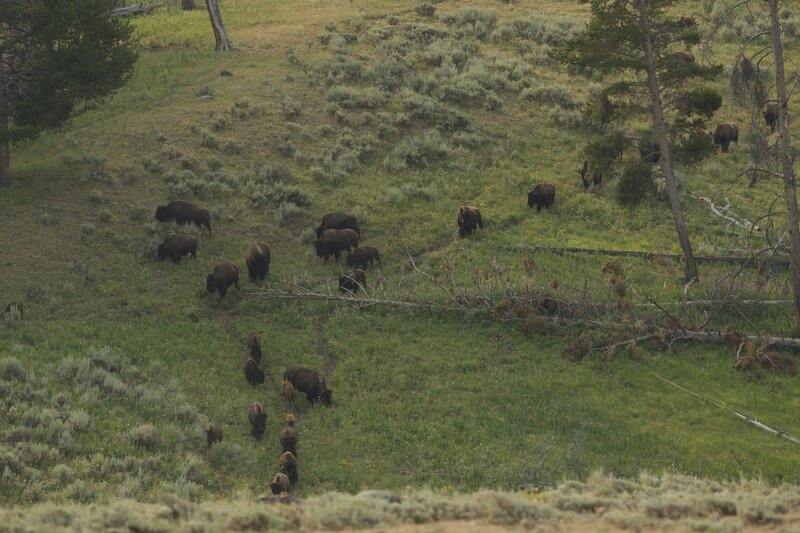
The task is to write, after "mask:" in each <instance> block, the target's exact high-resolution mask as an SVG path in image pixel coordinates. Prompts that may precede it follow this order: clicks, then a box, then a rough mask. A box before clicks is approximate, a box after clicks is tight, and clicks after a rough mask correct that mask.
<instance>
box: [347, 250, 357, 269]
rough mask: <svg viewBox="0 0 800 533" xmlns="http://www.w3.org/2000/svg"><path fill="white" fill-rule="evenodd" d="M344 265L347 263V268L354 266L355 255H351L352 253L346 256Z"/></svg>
mask: <svg viewBox="0 0 800 533" xmlns="http://www.w3.org/2000/svg"><path fill="white" fill-rule="evenodd" d="M346 263H347V266H349V267H352V266H355V264H356V257H355V255H353V254H352V253H349V254H347V260H346Z"/></svg>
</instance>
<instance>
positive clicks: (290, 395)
mask: <svg viewBox="0 0 800 533" xmlns="http://www.w3.org/2000/svg"><path fill="white" fill-rule="evenodd" d="M281 398H283V399H284V401H287V402H292V401H294V386H293V385H292V384H291V383H289V382H288V381H286V380H284V381H283V385H281Z"/></svg>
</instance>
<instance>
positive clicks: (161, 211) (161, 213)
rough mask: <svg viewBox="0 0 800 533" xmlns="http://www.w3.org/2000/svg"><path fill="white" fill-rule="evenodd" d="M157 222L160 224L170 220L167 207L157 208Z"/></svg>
mask: <svg viewBox="0 0 800 533" xmlns="http://www.w3.org/2000/svg"><path fill="white" fill-rule="evenodd" d="M156 220H158V221H159V222H164V221H166V220H169V216H168V215H167V206H165V205H160V206H158V207H156Z"/></svg>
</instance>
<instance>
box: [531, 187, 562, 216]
mask: <svg viewBox="0 0 800 533" xmlns="http://www.w3.org/2000/svg"><path fill="white" fill-rule="evenodd" d="M555 198H556V186H555V185H553V184H552V183H539V184H537V185H536V186H535V187H534V188H533V190H532V191H531V192H529V193H528V207H533V206H534V205H535V206H536V212H537V213H538V212H539V211H541V210H542V208H543V207H544V208H545V209H550V207H552V205H553V201H554V200H555Z"/></svg>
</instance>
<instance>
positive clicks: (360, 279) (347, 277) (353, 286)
mask: <svg viewBox="0 0 800 533" xmlns="http://www.w3.org/2000/svg"><path fill="white" fill-rule="evenodd" d="M359 287H363V288H364V289H366V288H367V273H366V272H364V271H363V270H361V269H355V270H353V271H352V272H348V273H346V274H344V275H342V276H340V277H339V290H340V291H342V292H352V293H353V294H355V293H356V291H358V289H359Z"/></svg>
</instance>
